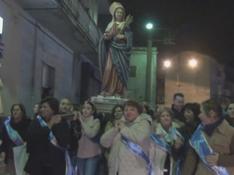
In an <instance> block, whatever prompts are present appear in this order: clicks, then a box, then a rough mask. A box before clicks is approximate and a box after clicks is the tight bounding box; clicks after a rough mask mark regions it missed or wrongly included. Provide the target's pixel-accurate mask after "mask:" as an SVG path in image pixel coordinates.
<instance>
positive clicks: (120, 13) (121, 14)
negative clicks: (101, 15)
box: [115, 7, 125, 22]
mask: <svg viewBox="0 0 234 175" xmlns="http://www.w3.org/2000/svg"><path fill="white" fill-rule="evenodd" d="M124 18H125V10H124V9H123V8H121V7H119V8H117V9H116V10H115V21H118V22H121V21H123V20H124Z"/></svg>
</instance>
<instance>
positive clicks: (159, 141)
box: [151, 107, 183, 175]
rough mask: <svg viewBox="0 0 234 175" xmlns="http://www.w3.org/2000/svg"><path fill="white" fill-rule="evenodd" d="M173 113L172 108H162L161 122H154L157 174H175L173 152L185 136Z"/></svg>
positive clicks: (153, 138)
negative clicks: (180, 130)
mask: <svg viewBox="0 0 234 175" xmlns="http://www.w3.org/2000/svg"><path fill="white" fill-rule="evenodd" d="M172 117H173V113H172V111H171V109H170V108H166V107H164V108H162V109H161V110H160V112H159V123H156V124H154V127H153V134H152V135H151V139H152V141H153V143H154V147H155V156H154V158H153V163H154V169H155V174H156V175H172V174H175V172H174V171H175V169H174V166H175V160H174V159H173V156H172V154H173V152H174V150H175V149H179V148H180V147H181V146H182V144H183V138H182V136H181V135H180V133H179V132H178V131H177V129H176V128H177V127H178V124H177V123H174V122H172Z"/></svg>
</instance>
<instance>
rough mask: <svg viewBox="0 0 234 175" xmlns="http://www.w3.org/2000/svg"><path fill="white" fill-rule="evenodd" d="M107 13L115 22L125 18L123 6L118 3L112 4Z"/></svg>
mask: <svg viewBox="0 0 234 175" xmlns="http://www.w3.org/2000/svg"><path fill="white" fill-rule="evenodd" d="M109 11H110V13H111V15H112V17H113V19H114V20H115V21H119V22H121V21H123V20H124V18H125V9H124V6H123V5H122V4H121V3H119V2H113V3H112V4H111V5H110V8H109Z"/></svg>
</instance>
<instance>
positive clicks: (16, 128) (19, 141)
mask: <svg viewBox="0 0 234 175" xmlns="http://www.w3.org/2000/svg"><path fill="white" fill-rule="evenodd" d="M29 124H30V120H29V119H27V117H26V111H25V108H24V106H23V105H22V104H14V105H12V107H11V116H9V117H8V118H7V119H6V120H5V121H4V126H3V131H2V137H3V139H2V145H1V150H2V151H3V152H4V153H5V163H6V165H7V169H8V170H7V171H8V173H10V174H15V173H16V169H15V168H16V167H15V166H16V165H15V164H14V158H16V155H14V151H13V149H14V148H16V147H17V146H22V145H24V144H25V140H26V136H27V129H28V126H29ZM23 166H24V165H23ZM23 168H24V167H21V169H22V170H23Z"/></svg>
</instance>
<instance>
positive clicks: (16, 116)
mask: <svg viewBox="0 0 234 175" xmlns="http://www.w3.org/2000/svg"><path fill="white" fill-rule="evenodd" d="M11 117H12V119H13V121H14V122H15V123H18V122H20V121H21V120H22V119H24V118H26V110H25V107H24V105H23V104H13V105H12V106H11Z"/></svg>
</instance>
